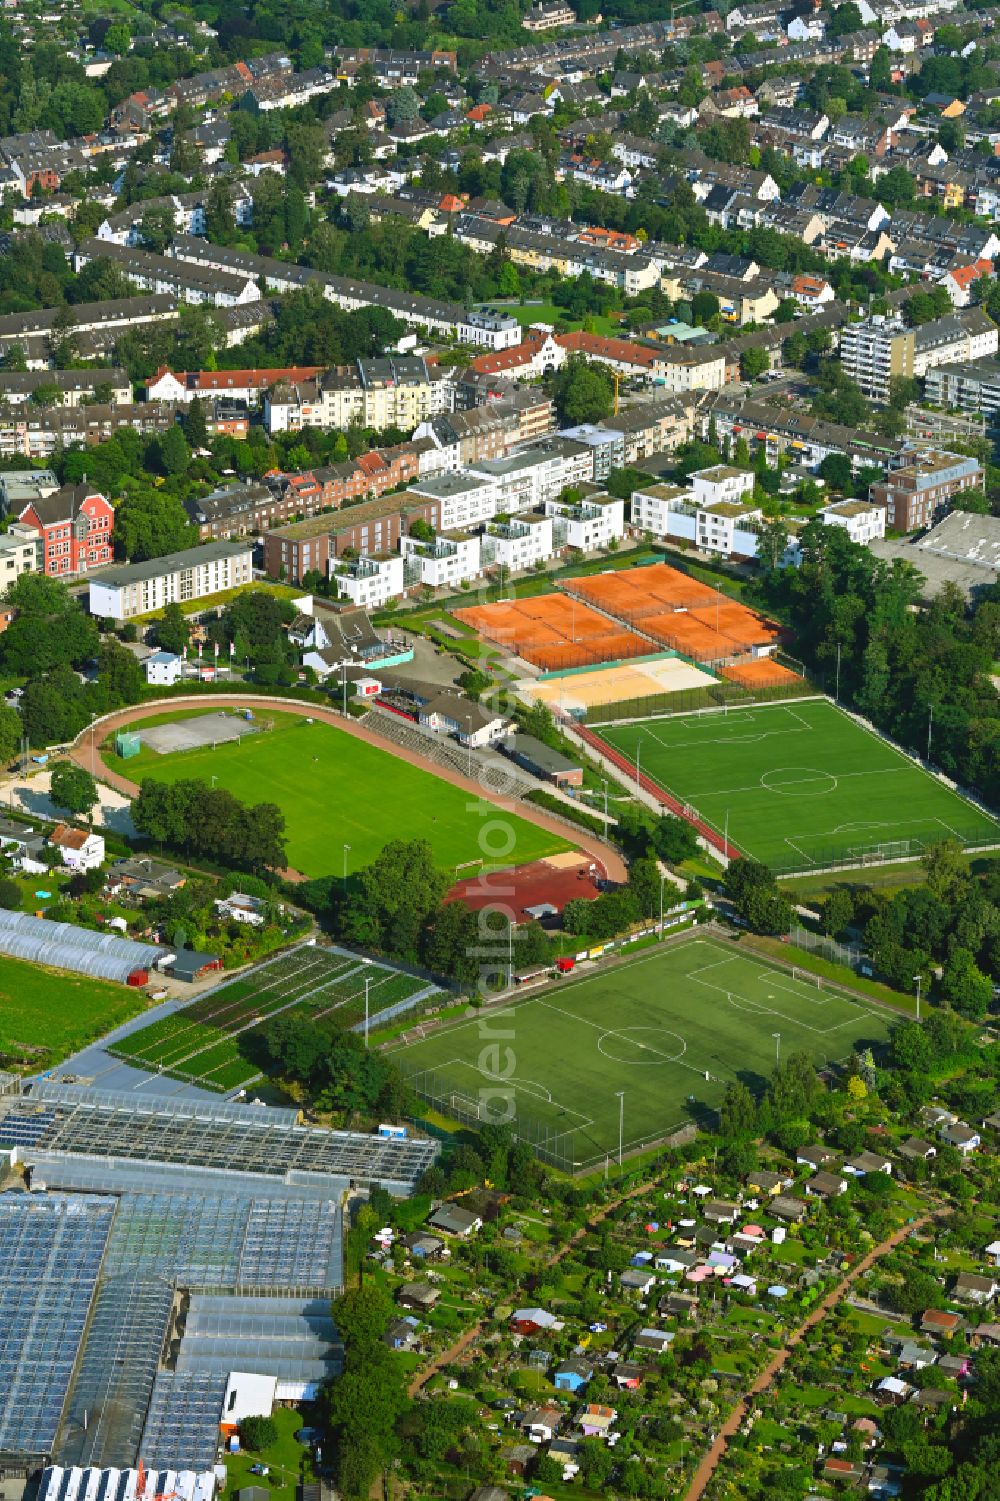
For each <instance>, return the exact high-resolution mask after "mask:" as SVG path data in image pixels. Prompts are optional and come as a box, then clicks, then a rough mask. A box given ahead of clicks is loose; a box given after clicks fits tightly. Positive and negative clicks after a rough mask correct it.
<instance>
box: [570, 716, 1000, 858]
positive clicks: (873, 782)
mask: <svg viewBox="0 0 1000 1501" xmlns="http://www.w3.org/2000/svg"><path fill="white" fill-rule="evenodd" d="M600 733H601V735H602V736H603V737H604V739H605V740H606V741H607V742H608V743H609V744H610V745H612V746H614V747H615V748H616V749H617V750H619V751H621V752H622V753H623V754H624V755H625V756H627V758H628V760H629V762H630V763H631V764H632V765H633V766H634V764H635V760H636V756H637V755H638V757H639V763H640V770H641V771H643V772H645V773H646V775H647V776H649V777H652V778H653V779H654V780H655V781H656V782H658V783H659V784H660V785H661V786H662V787H663V788H665V789H666V790H668V791H670V792H672V793H673V794H674V795H675V796H676V797H677V798H678V799H679V800H680V801H682V802H683V803H685V804H687V805H688V807H690V808H691V809H692V810H693V811H695V812H697V813H698V814H699V815H700V816H701V817H702V818H703V819H705V821H706V822H707V823H709V824H711V825H712V826H713V827H715V828H716V829H717V830H718V831H719V832H720V833H721V832H723V831H724V829H725V828H726V826H727V824H728V832H729V838H730V840H731V841H732V843H733V846H734V847H735V848H736V849H737V850H738V851H740V852H741V853H743V854H748V855H752V856H754V857H755V858H757V859H758V860H763V861H764V863H765V864H767V865H770V866H771V867H772V869H774V870H775V871H778V872H780V873H788V872H791V871H803V870H810V869H817V868H820V867H823V866H826V865H831V864H833V863H834V862H836V861H851V862H856V863H857V864H858V865H862V864H863V863H864V862H865V861H866V860H871V859H873V858H874V859H879V860H881V859H884V858H889V859H891V858H892V857H894V856H895V857H896V858H898V857H900V856H903V855H908V854H919V853H920V851H921V850H922V849H925V848H926V847H927V846H928V845H930V844H933V843H935V842H936V841H937V840H940V839H951V838H954V839H958V840H959V841H960V842H961V843H962V844H966V845H972V844H993V843H997V842H1000V824H998V823H997V822H996V820H995V819H993V818H990V817H989V816H988V815H987V814H985V813H982V812H980V810H979V809H978V808H976V807H974V806H973V805H972V804H971V803H969V802H966V800H965V799H964V798H962V797H960V796H959V795H958V793H956V792H953V791H952V790H951V788H950V787H947V786H945V784H944V783H943V782H940V781H938V779H937V778H936V777H933V776H931V775H929V774H928V773H927V772H925V771H924V770H923V769H922V768H921V767H920V766H918V765H916V764H915V763H914V762H913V761H911V760H909V758H908V757H907V756H905V755H904V754H903V753H902V751H899V750H897V749H896V748H895V747H894V746H892V745H889V744H887V742H886V741H884V740H881V739H879V738H878V737H877V736H876V735H874V734H871V733H869V732H868V731H867V730H865V729H864V728H862V726H860V725H858V724H857V723H856V722H855V721H854V720H853V719H851V718H850V717H849V716H848V715H846V714H844V713H842V712H841V710H840V709H838V708H837V707H836V706H835V705H834V704H832V703H830V702H829V700H827V699H815V700H808V701H805V702H800V703H796V704H772V705H769V706H767V707H764V708H755V709H735V710H732V711H730V712H728V713H722V712H714V711H713V712H711V713H706V714H683V715H677V716H675V717H672V718H666V719H647V720H639V721H636V722H634V723H631V724H620V725H613V726H607V727H604V728H602V729H601V731H600Z"/></svg>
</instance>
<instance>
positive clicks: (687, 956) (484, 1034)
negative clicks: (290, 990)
mask: <svg viewBox="0 0 1000 1501" xmlns="http://www.w3.org/2000/svg"><path fill="white" fill-rule="evenodd" d="M893 1020H894V1019H893V1017H892V1016H891V1014H889V1013H888V1012H883V1011H880V1010H877V1009H875V1008H874V1007H870V1006H868V1005H866V1004H865V1003H864V1002H862V1001H854V1000H852V999H850V998H849V997H848V996H845V995H842V994H840V993H839V992H836V991H832V990H829V989H826V988H821V986H820V984H818V983H817V981H816V979H815V977H812V976H809V977H802V978H799V977H797V976H794V975H793V974H791V973H788V972H786V971H785V970H783V969H779V968H778V967H777V966H774V965H770V964H767V963H766V962H764V961H762V960H760V959H758V958H756V957H755V956H754V957H751V956H749V955H748V954H746V953H744V952H741V951H740V950H739V949H738V948H736V947H734V946H733V945H732V944H729V943H722V942H719V941H718V940H714V939H707V938H701V937H698V936H695V935H692V936H691V937H688V938H684V939H682V940H680V941H679V942H676V943H670V944H666V945H664V946H662V947H657V948H656V949H655V950H653V951H651V952H647V953H645V954H643V955H642V956H641V957H637V958H636V959H634V960H632V961H631V962H629V963H627V964H624V965H619V966H616V967H614V968H613V969H609V970H606V971H600V972H597V973H595V974H593V975H589V976H587V977H581V978H580V979H579V980H576V981H568V982H567V983H566V984H565V985H560V986H558V987H555V986H551V987H549V988H547V989H546V990H545V992H544V994H543V995H539V996H536V997H531V998H527V999H525V1000H524V1001H521V1002H518V1003H515V1004H514V1005H513V1006H508V1007H505V1008H503V1009H502V1010H498V1011H485V1012H483V1013H482V1014H481V1015H480V1016H479V1017H477V1018H475V1019H474V1020H472V1021H464V1022H460V1023H458V1024H457V1025H456V1026H450V1027H447V1028H445V1029H443V1030H442V1031H440V1032H435V1033H433V1034H431V1035H430V1036H428V1037H426V1038H423V1039H421V1040H419V1041H416V1042H412V1043H407V1044H405V1045H404V1046H403V1047H401V1048H398V1049H394V1050H393V1051H392V1054H391V1056H392V1059H393V1061H394V1062H396V1063H397V1064H399V1065H400V1067H401V1068H402V1069H403V1071H404V1073H405V1074H406V1075H407V1077H408V1078H409V1079H410V1081H411V1083H413V1085H414V1086H415V1088H416V1089H417V1091H418V1093H420V1094H422V1095H423V1096H424V1097H425V1098H427V1097H432V1098H434V1099H435V1100H436V1102H437V1103H438V1106H439V1108H440V1109H442V1110H443V1111H444V1112H448V1111H449V1110H451V1111H453V1112H454V1113H456V1114H458V1116H459V1118H465V1117H466V1116H468V1115H470V1114H471V1115H473V1116H476V1115H478V1116H479V1118H480V1119H489V1118H496V1116H497V1115H498V1114H500V1113H502V1112H503V1111H504V1110H505V1109H506V1105H507V1100H508V1096H509V1097H510V1100H511V1104H512V1107H513V1108H514V1109H515V1110H516V1111H517V1122H516V1123H515V1125H516V1126H518V1127H519V1129H520V1131H521V1132H522V1134H523V1135H524V1136H525V1137H526V1139H528V1140H530V1141H535V1142H537V1143H539V1144H540V1145H541V1146H542V1147H543V1148H544V1149H545V1152H546V1153H547V1154H548V1160H550V1161H555V1162H556V1164H557V1165H561V1166H565V1167H566V1168H567V1169H572V1168H573V1167H581V1166H587V1165H590V1164H592V1163H593V1162H594V1161H595V1160H596V1159H598V1158H601V1159H603V1157H604V1155H605V1154H606V1153H611V1154H612V1155H616V1154H617V1151H618V1126H619V1116H618V1111H619V1103H618V1098H617V1091H619V1090H624V1092H625V1100H624V1143H625V1149H626V1151H627V1150H629V1149H630V1148H637V1147H641V1146H642V1144H643V1143H645V1142H652V1141H654V1140H655V1139H656V1138H658V1137H660V1136H662V1135H663V1134H664V1133H665V1132H667V1131H669V1130H671V1129H672V1128H673V1127H675V1126H677V1125H680V1124H681V1123H683V1122H684V1121H685V1120H688V1119H691V1118H694V1119H701V1118H703V1117H704V1116H705V1115H706V1113H708V1112H710V1111H712V1110H714V1109H716V1108H717V1107H718V1106H719V1104H720V1103H721V1101H722V1098H723V1095H724V1094H725V1091H726V1086H727V1084H728V1083H729V1081H730V1080H732V1079H736V1078H739V1079H742V1080H743V1081H744V1082H745V1083H746V1084H747V1085H748V1087H749V1088H751V1089H752V1090H754V1091H755V1092H757V1091H759V1090H761V1089H762V1088H763V1086H764V1084H765V1082H766V1080H767V1079H768V1077H769V1076H770V1074H771V1072H772V1070H773V1068H774V1064H775V1057H776V1054H777V1051H778V1048H779V1043H778V1040H777V1039H776V1038H775V1036H774V1034H775V1033H776V1032H780V1034H781V1040H780V1050H781V1056H782V1057H787V1056H788V1054H789V1053H791V1052H805V1053H807V1054H808V1055H809V1057H810V1058H811V1059H812V1061H813V1062H814V1063H815V1064H816V1065H817V1066H819V1065H822V1064H826V1063H830V1062H835V1061H837V1060H839V1059H842V1058H846V1057H848V1056H849V1055H850V1053H851V1052H852V1051H854V1050H855V1049H862V1048H866V1047H877V1046H879V1044H881V1043H884V1042H885V1040H886V1039H887V1037H888V1035H889V1032H890V1030H891V1027H892V1025H893ZM507 1049H509V1053H508V1052H507V1051H506V1050H507ZM706 1073H707V1074H708V1076H709V1077H708V1078H707V1079H706V1077H705V1076H706Z"/></svg>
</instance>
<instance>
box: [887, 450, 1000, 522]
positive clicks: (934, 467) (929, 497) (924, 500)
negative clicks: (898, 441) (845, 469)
mask: <svg viewBox="0 0 1000 1501" xmlns="http://www.w3.org/2000/svg"><path fill="white" fill-rule="evenodd" d="M982 482H983V470H982V466H981V465H980V464H979V462H978V461H977V460H976V459H970V458H965V457H963V456H962V455H961V454H954V453H945V452H942V451H941V450H939V449H932V448H925V449H913V450H910V451H908V452H906V453H905V454H904V455H903V456H902V457H901V459H900V460H899V462H898V463H897V464H894V465H892V466H891V467H890V468H889V470H888V472H887V473H886V477H885V479H884V480H881V481H880V482H879V483H878V484H875V485H872V488H871V499H872V504H873V505H877V506H880V507H882V509H883V510H884V511H885V513H886V526H887V527H892V528H893V530H895V531H897V532H914V531H917V530H918V529H920V528H923V527H926V526H930V525H931V523H932V521H934V520H935V518H936V516H937V514H938V513H939V512H943V511H944V510H946V509H947V508H948V506H949V505H950V503H951V501H952V500H953V499H954V497H955V496H956V495H960V494H961V492H962V491H963V490H972V489H975V488H976V487H977V486H979V485H981V484H982Z"/></svg>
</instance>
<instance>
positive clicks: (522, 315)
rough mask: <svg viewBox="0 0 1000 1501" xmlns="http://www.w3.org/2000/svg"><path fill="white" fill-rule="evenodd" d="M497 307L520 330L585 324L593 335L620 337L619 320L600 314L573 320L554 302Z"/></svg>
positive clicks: (620, 327)
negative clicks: (542, 324)
mask: <svg viewBox="0 0 1000 1501" xmlns="http://www.w3.org/2000/svg"><path fill="white" fill-rule="evenodd" d="M489 306H490V307H493V306H494V304H493V303H490V304H489ZM497 306H499V308H500V311H501V312H502V313H512V314H513V316H514V317H515V318H516V319H517V321H518V323H520V325H521V327H522V328H530V327H531V325H532V324H533V323H559V324H562V325H563V326H564V327H565V328H568V329H577V328H583V327H584V326H585V324H586V325H587V326H588V327H589V326H592V327H593V331H594V333H597V334H602V335H604V336H605V337H608V338H614V337H619V338H620V337H622V322H621V319H620V318H605V317H604V316H603V314H600V313H595V314H590V315H588V317H587V318H586V319H584V318H573V317H571V316H570V315H569V313H567V311H566V309H565V308H562V307H558V306H557V305H556V303H554V302H535V303H531V302H522V303H518V304H517V305H511V304H507V303H500V304H497ZM626 332H627V330H626Z"/></svg>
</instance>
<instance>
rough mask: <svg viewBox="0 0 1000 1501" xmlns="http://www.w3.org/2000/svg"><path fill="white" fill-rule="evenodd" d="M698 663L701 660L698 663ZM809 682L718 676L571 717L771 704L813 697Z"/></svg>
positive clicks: (595, 721) (613, 719)
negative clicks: (751, 683)
mask: <svg viewBox="0 0 1000 1501" xmlns="http://www.w3.org/2000/svg"><path fill="white" fill-rule="evenodd" d="M699 665H701V664H699ZM815 696H816V690H815V688H813V687H811V686H810V684H809V683H807V682H804V681H803V682H802V684H801V685H799V684H796V683H787V682H785V683H776V684H774V686H773V687H766V686H762V687H759V688H753V689H750V688H745V687H743V685H742V684H740V683H730V682H727V681H726V680H725V679H722V678H720V679H719V680H718V681H716V682H714V683H708V684H706V685H705V686H704V687H701V688H680V689H678V690H676V691H675V692H673V693H657V694H653V695H651V696H649V697H643V698H626V699H619V700H617V701H616V702H615V703H612V704H595V705H593V707H592V708H589V709H587V710H586V711H584V712H583V713H582V714H581V713H574V715H573V717H574V719H576V720H577V721H578V722H579V723H581V724H589V725H595V726H598V725H602V724H613V723H618V722H619V721H620V720H623V719H653V718H656V717H659V718H665V717H668V716H672V715H675V714H695V713H697V711H698V710H699V709H721V708H727V707H732V708H752V707H753V706H754V705H755V704H773V703H778V702H782V701H784V700H785V699H789V698H815Z"/></svg>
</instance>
